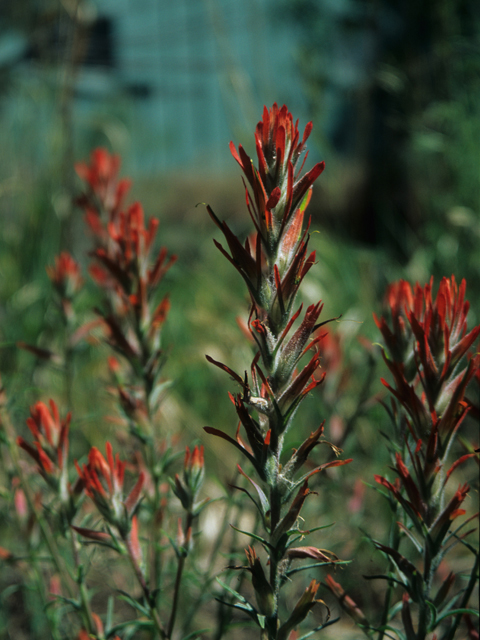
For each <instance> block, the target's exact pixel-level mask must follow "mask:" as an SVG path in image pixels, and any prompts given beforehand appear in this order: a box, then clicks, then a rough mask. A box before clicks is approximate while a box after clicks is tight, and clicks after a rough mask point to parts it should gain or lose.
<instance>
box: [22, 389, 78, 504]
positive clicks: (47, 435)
mask: <svg viewBox="0 0 480 640" xmlns="http://www.w3.org/2000/svg"><path fill="white" fill-rule="evenodd" d="M49 404H50V409H49V408H48V407H47V405H46V404H44V403H43V402H37V403H36V404H35V405H34V406H33V407H31V408H30V417H29V418H27V426H28V428H29V429H30V431H31V433H32V435H33V437H34V439H35V440H34V443H33V445H34V446H32V445H31V444H30V443H28V442H26V441H25V440H24V439H23V438H22V437H21V436H19V437H18V438H17V444H18V446H19V447H21V448H22V449H23V450H24V451H26V452H27V453H28V454H29V455H30V457H31V458H33V460H35V462H36V463H37V465H38V471H39V473H40V475H41V476H42V477H43V478H44V479H45V480H46V481H47V483H48V484H50V485H51V486H52V487H54V488H55V489H57V488H58V489H59V491H60V496H61V499H62V501H63V502H67V501H68V500H69V485H68V475H67V459H68V431H69V427H70V420H71V414H70V413H68V414H67V416H66V417H65V418H64V419H63V420H61V419H60V414H59V411H58V407H57V405H56V404H55V402H54V401H53V400H50V403H49Z"/></svg>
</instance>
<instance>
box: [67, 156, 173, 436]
mask: <svg viewBox="0 0 480 640" xmlns="http://www.w3.org/2000/svg"><path fill="white" fill-rule="evenodd" d="M119 166H120V161H119V159H118V158H117V157H110V156H109V155H108V153H107V152H105V151H104V150H98V149H97V150H96V151H95V152H94V154H93V155H92V165H91V167H87V166H86V165H79V167H77V171H78V173H79V175H80V177H82V178H83V179H84V180H86V181H87V183H88V185H89V190H88V191H87V193H86V194H85V195H84V196H82V197H81V198H80V199H79V200H78V202H79V204H80V206H82V207H83V208H84V209H85V211H86V216H87V222H88V224H89V225H90V227H91V229H92V231H93V233H94V236H95V250H94V251H93V252H92V253H91V255H92V256H93V257H94V258H95V263H94V264H92V265H91V266H90V269H89V271H90V275H91V276H92V278H93V279H94V280H95V282H96V283H97V285H98V286H99V288H100V289H102V290H103V292H104V294H105V300H104V305H103V309H102V311H100V312H99V313H100V315H101V316H102V319H103V321H104V326H105V327H106V328H107V341H108V342H109V344H110V345H111V346H112V347H113V348H114V349H115V350H116V351H118V352H119V353H120V354H122V355H123V356H124V357H125V358H126V360H127V361H128V363H129V364H130V368H131V373H132V375H133V379H135V378H137V379H138V378H140V380H139V381H140V383H141V385H142V386H143V389H142V393H141V394H140V395H141V397H139V398H138V399H137V400H138V401H137V400H136V401H135V404H136V405H137V406H136V409H135V411H131V410H130V407H128V404H130V403H127V405H126V406H127V408H128V409H129V410H128V411H127V414H128V417H129V419H130V427H131V428H133V429H134V430H136V429H138V428H139V427H140V428H142V430H143V427H145V426H147V428H148V427H150V428H151V425H146V424H145V423H146V422H148V423H149V422H150V420H151V416H152V415H153V414H154V413H155V411H156V409H157V408H158V405H159V402H160V392H161V389H162V384H161V381H160V372H161V368H162V364H163V362H164V357H163V353H162V350H161V348H160V343H161V330H162V327H163V324H164V322H165V319H166V317H167V314H168V311H169V308H170V301H169V298H168V296H164V297H163V298H161V299H159V297H158V285H159V284H160V281H161V280H162V278H163V277H164V275H165V273H166V272H167V271H168V270H169V269H170V267H171V266H172V265H173V264H174V262H175V260H176V256H168V252H167V250H166V249H165V248H161V249H160V250H158V251H156V250H154V242H155V238H156V234H157V229H158V224H159V223H158V220H157V219H156V218H150V220H149V221H148V222H146V220H145V216H144V213H143V209H142V206H141V204H140V203H138V202H136V203H134V204H132V205H131V206H130V207H129V208H128V209H127V210H126V211H123V210H121V204H122V200H123V197H124V195H125V193H126V191H127V189H128V186H129V181H118V177H117V174H118V169H119ZM119 393H120V396H121V400H122V402H123V401H124V400H125V399H127V398H128V397H129V396H130V397H133V395H132V393H131V392H130V391H129V390H127V389H122V388H120V389H119ZM152 398H153V401H152ZM140 415H141V416H143V417H146V418H147V420H142V424H141V425H139V424H137V422H136V416H140Z"/></svg>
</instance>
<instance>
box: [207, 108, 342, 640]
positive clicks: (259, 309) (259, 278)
mask: <svg viewBox="0 0 480 640" xmlns="http://www.w3.org/2000/svg"><path fill="white" fill-rule="evenodd" d="M311 130H312V124H311V123H309V124H307V126H306V127H305V130H304V134H303V137H302V139H301V140H300V134H299V130H298V122H297V123H295V124H294V122H293V117H292V114H291V113H290V112H289V111H288V109H287V107H286V106H283V107H282V108H281V109H279V108H278V106H277V105H276V104H274V105H273V107H272V108H271V109H270V110H268V109H266V108H265V109H264V112H263V119H262V121H261V122H259V123H258V125H257V128H256V131H255V143H256V150H257V159H258V168H257V167H255V165H254V163H253V161H252V160H251V159H250V158H249V157H248V156H247V154H246V153H245V151H244V149H243V147H242V146H241V145H240V146H239V147H238V150H237V149H236V147H235V145H234V144H233V143H231V144H230V149H231V152H232V155H233V157H234V158H235V160H236V161H237V162H238V164H239V165H240V167H241V169H242V171H243V173H244V175H245V179H246V182H245V180H244V186H245V196H246V204H247V209H248V212H249V214H250V217H251V220H252V223H253V230H252V231H253V232H252V234H251V235H250V236H249V237H248V238H247V239H246V240H245V242H244V243H243V244H242V242H241V241H240V239H239V238H238V237H237V236H236V235H235V234H234V233H233V231H232V230H231V229H230V227H229V226H228V225H227V224H226V223H225V222H221V221H220V220H219V218H218V217H217V216H216V215H215V213H214V212H213V211H212V209H211V208H210V207H208V211H209V213H210V215H211V217H212V219H213V220H214V222H215V223H216V225H217V226H218V227H219V229H220V230H221V231H222V233H223V234H224V236H225V239H226V242H227V245H228V250H229V251H227V250H226V249H225V248H224V247H223V246H222V245H221V244H219V243H218V242H215V244H216V246H217V247H218V248H219V249H220V251H221V252H222V254H223V255H224V256H225V257H226V258H227V259H228V261H229V262H230V263H231V264H232V265H233V266H234V267H235V269H236V270H237V271H238V272H239V274H240V275H241V276H242V278H243V279H244V281H245V284H246V286H247V289H248V293H249V297H250V303H251V306H250V313H249V318H248V327H249V330H250V333H251V335H252V337H253V340H254V342H255V345H256V348H257V351H256V354H255V356H254V359H253V361H252V363H251V366H250V370H249V372H248V373H247V372H245V373H244V374H243V373H242V374H238V373H236V372H234V371H232V370H231V369H230V368H229V367H228V365H226V364H222V363H220V362H216V361H215V360H213V358H211V357H209V356H207V359H208V360H209V362H211V363H212V364H214V365H216V366H218V367H220V368H221V369H223V370H224V371H225V372H226V373H228V374H229V375H230V376H231V378H232V379H233V380H234V381H235V382H236V383H237V384H238V385H239V387H240V391H239V392H237V393H236V394H234V395H231V396H230V398H231V400H232V403H233V404H234V406H235V410H236V412H237V415H238V418H239V429H238V430H237V433H236V436H235V437H232V436H230V435H228V434H226V433H224V432H222V431H219V430H218V429H214V428H212V427H205V431H206V432H207V433H210V434H213V435H215V436H218V437H221V438H223V439H225V440H227V441H228V442H230V443H231V444H232V445H233V446H235V447H236V448H237V449H238V450H239V451H240V452H241V453H242V454H243V456H244V458H245V459H246V462H247V463H248V464H249V466H250V468H251V471H250V472H249V473H253V474H254V477H250V476H249V475H247V473H246V472H245V471H244V470H243V468H242V467H240V466H239V467H238V468H239V471H240V473H241V474H242V475H243V476H244V477H245V478H246V479H247V480H248V482H249V483H250V485H251V487H250V489H249V490H246V489H243V491H244V492H245V493H246V494H247V495H248V496H249V497H250V499H251V500H252V502H253V504H254V505H255V507H256V508H257V510H258V512H259V514H260V518H261V523H262V528H263V532H262V533H261V534H258V533H255V532H247V535H250V537H251V538H252V539H253V540H255V541H257V542H258V543H260V545H261V546H262V547H263V549H264V551H265V553H266V556H267V561H266V564H265V568H264V567H263V565H262V563H261V561H260V559H259V557H258V556H257V554H256V551H255V549H254V548H252V547H249V548H248V549H247V551H246V555H247V560H248V571H249V572H250V574H251V576H252V585H253V589H254V591H255V596H256V603H257V606H254V605H253V604H252V603H251V602H248V601H247V600H245V598H244V597H243V596H241V595H240V594H238V601H237V602H236V603H235V604H234V605H233V606H234V607H236V608H238V609H241V610H243V611H245V612H246V613H247V614H248V615H249V616H250V617H251V618H252V619H253V620H254V622H255V623H256V624H257V625H258V626H259V627H260V636H261V637H262V638H265V639H266V638H268V639H269V640H276V639H278V640H286V639H287V638H288V637H289V636H290V632H291V631H292V630H293V629H295V628H297V627H298V626H299V625H300V624H301V623H302V621H303V620H304V619H305V618H306V617H307V614H308V613H309V611H310V610H311V609H312V608H313V607H314V605H315V604H316V603H317V602H321V603H322V601H321V600H317V599H316V594H317V590H318V586H319V584H318V583H317V581H316V580H312V581H311V582H310V585H309V586H307V588H306V589H305V592H304V594H303V595H302V596H301V598H300V600H299V601H298V603H297V604H296V605H295V607H294V608H293V609H290V610H287V611H286V612H285V610H284V608H283V607H282V606H281V602H280V591H281V589H282V587H283V586H285V584H286V583H287V582H290V581H291V578H292V576H293V574H294V573H297V572H298V569H295V570H292V567H291V565H292V561H293V559H295V558H296V559H308V560H309V561H310V563H309V564H310V568H311V564H312V562H311V561H312V560H314V561H315V562H314V565H315V566H324V565H329V564H335V563H336V562H337V560H338V559H337V558H336V557H335V556H334V555H333V554H332V553H330V552H328V551H325V550H321V549H316V548H314V547H303V546H302V547H296V546H295V545H296V544H297V543H298V542H299V541H300V540H302V539H303V538H304V537H305V536H306V535H307V534H308V533H309V529H310V528H311V529H312V530H316V529H317V527H316V526H315V524H316V523H314V526H312V527H308V528H307V529H306V530H303V529H302V528H301V527H300V518H301V516H300V512H301V510H302V507H303V504H304V502H305V500H306V499H307V497H308V496H309V495H310V494H311V493H312V491H311V489H310V488H309V479H310V478H311V477H312V476H314V475H315V474H317V473H320V472H321V471H323V470H324V469H327V468H329V467H333V466H339V465H343V464H346V463H347V462H350V460H338V459H336V458H335V459H334V460H331V461H329V462H325V463H323V464H317V465H316V466H315V467H314V469H313V470H305V469H304V466H305V463H306V462H307V459H308V458H309V456H310V454H311V453H312V451H313V450H314V449H315V447H316V446H317V445H319V444H326V445H327V446H330V448H331V449H334V453H335V454H338V453H339V451H338V450H336V449H335V448H334V447H333V445H329V443H328V442H326V441H325V440H324V439H323V437H322V436H323V430H324V426H323V424H322V425H320V426H319V427H318V428H316V429H315V430H314V431H312V433H311V434H310V435H309V436H308V437H307V438H306V439H305V440H304V442H303V443H302V444H301V445H300V446H299V447H298V449H296V450H294V451H293V452H288V451H285V446H284V442H285V436H286V434H287V432H288V431H289V430H290V429H292V428H294V427H293V423H294V417H295V414H296V412H297V409H298V407H299V405H300V403H301V402H302V401H303V400H304V399H305V397H306V396H307V395H308V394H309V393H310V392H311V391H313V390H314V389H315V388H316V387H317V386H318V385H320V384H321V383H322V382H323V379H324V376H325V374H323V375H321V376H317V377H315V375H314V374H315V373H316V372H317V371H318V370H319V369H320V366H321V348H320V352H319V351H318V350H315V349H314V347H315V345H317V344H319V343H320V344H321V340H322V334H321V332H319V329H320V328H321V327H322V325H324V324H325V322H321V321H320V319H319V318H320V313H321V311H322V303H321V302H318V303H317V304H312V305H310V306H309V307H308V308H307V309H306V311H305V312H304V314H303V317H302V311H303V305H302V304H299V302H298V300H297V294H298V292H299V289H300V286H301V284H302V281H303V279H304V277H305V275H306V274H307V273H308V271H309V270H310V269H311V268H312V267H313V265H314V264H315V252H311V253H309V251H308V243H309V235H308V231H309V228H310V220H306V219H305V217H306V216H305V212H306V209H307V206H308V203H309V201H310V198H311V192H312V185H313V183H314V181H315V180H316V179H317V178H318V176H319V175H320V174H321V173H322V171H323V169H324V166H325V165H324V163H323V162H322V163H318V164H316V165H315V166H314V167H313V168H312V169H310V171H308V172H306V173H305V174H302V170H303V166H304V164H305V160H306V157H307V153H305V144H306V141H307V139H308V137H309V135H310V132H311ZM297 320H298V322H297V323H296V321H297ZM327 322H328V321H327ZM295 323H296V324H295ZM304 356H308V359H307V361H306V363H304V362H303V357H304ZM240 425H241V426H242V427H243V429H244V434H242V433H241V432H240ZM245 438H246V439H245ZM302 527H304V525H303V524H302ZM323 604H324V603H323ZM328 617H329V616H328V613H327V615H326V619H325V623H324V624H322V625H320V627H318V626H317V628H316V630H317V631H318V630H319V629H320V628H321V627H322V626H325V625H326V624H327V621H328Z"/></svg>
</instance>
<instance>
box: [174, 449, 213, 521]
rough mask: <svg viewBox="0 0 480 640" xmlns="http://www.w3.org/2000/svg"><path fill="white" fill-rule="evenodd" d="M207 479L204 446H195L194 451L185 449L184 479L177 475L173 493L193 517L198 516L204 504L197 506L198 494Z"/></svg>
mask: <svg viewBox="0 0 480 640" xmlns="http://www.w3.org/2000/svg"><path fill="white" fill-rule="evenodd" d="M204 478H205V461H204V457H203V445H202V446H201V447H198V446H197V445H195V447H194V449H193V451H190V449H189V447H186V448H185V459H184V462H183V478H180V476H179V475H178V473H177V474H175V481H174V482H173V483H172V485H173V491H174V493H175V495H176V496H177V498H178V499H179V500H180V502H181V503H182V506H183V508H184V509H185V510H186V511H187V512H189V513H192V514H193V515H198V513H200V510H201V508H203V506H204V505H203V504H195V501H196V499H197V497H198V493H199V491H200V489H201V486H202V484H203V480H204Z"/></svg>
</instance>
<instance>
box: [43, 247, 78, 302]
mask: <svg viewBox="0 0 480 640" xmlns="http://www.w3.org/2000/svg"><path fill="white" fill-rule="evenodd" d="M46 270H47V274H48V277H49V278H50V280H51V281H52V282H53V284H54V286H55V288H56V290H57V291H58V294H59V296H60V298H62V299H66V300H71V299H72V298H73V297H74V296H75V295H76V294H77V293H78V292H79V291H80V289H81V288H82V286H83V282H84V280H83V278H82V276H81V272H80V266H79V264H78V262H76V261H75V260H74V259H73V257H72V256H71V255H70V254H69V253H68V252H67V251H62V253H61V254H60V255H59V256H55V265H54V266H47V267H46Z"/></svg>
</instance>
